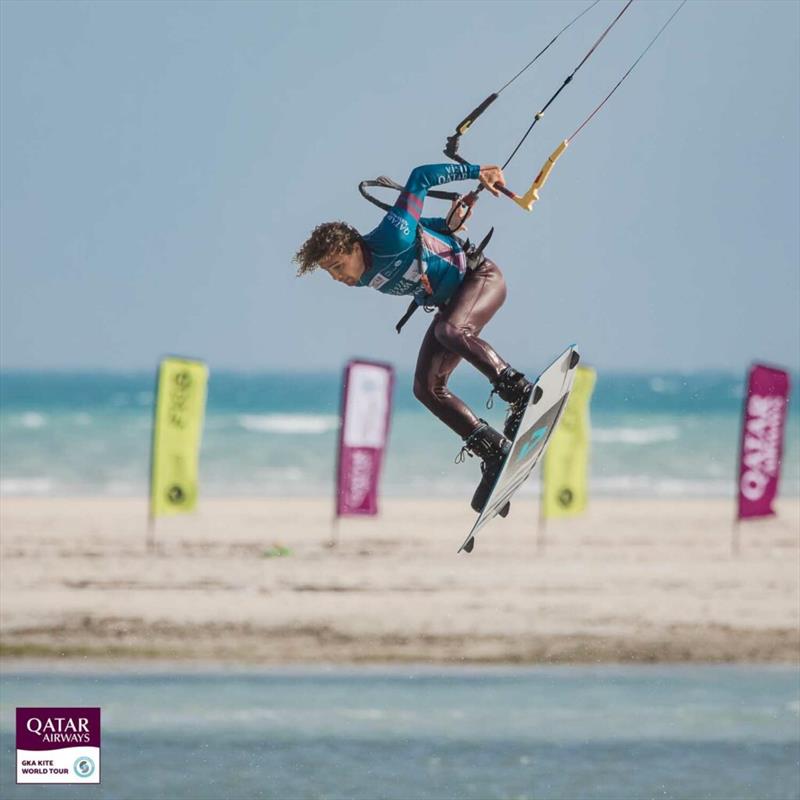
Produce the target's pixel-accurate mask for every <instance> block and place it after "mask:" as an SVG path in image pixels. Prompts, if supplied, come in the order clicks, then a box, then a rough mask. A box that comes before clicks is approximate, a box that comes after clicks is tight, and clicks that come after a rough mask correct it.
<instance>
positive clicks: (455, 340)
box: [414, 258, 508, 438]
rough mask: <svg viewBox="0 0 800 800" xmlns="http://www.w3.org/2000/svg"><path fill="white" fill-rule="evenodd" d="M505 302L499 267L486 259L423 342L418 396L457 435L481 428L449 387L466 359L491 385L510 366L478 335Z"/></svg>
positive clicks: (417, 377)
mask: <svg viewBox="0 0 800 800" xmlns="http://www.w3.org/2000/svg"><path fill="white" fill-rule="evenodd" d="M505 299H506V282H505V279H504V278H503V273H502V272H501V271H500V268H499V267H498V266H497V265H496V264H495V263H494V262H493V261H490V260H489V259H488V258H487V259H486V260H485V261H484V262H483V264H482V265H481V266H480V267H478V268H477V269H475V270H469V271H467V273H466V275H465V276H464V279H463V281H462V283H461V285H460V286H459V287H458V289H457V290H456V292H455V293H454V295H453V296H452V298H451V299H450V301H449V302H448V303H447V305H445V306H444V307H443V308H442V309H441V310H440V311H439V312H438V313H437V314H436V316H435V317H434V318H433V320H432V321H431V324H430V326H429V327H428V330H427V332H426V334H425V338H424V339H423V340H422V345H421V347H420V350H419V356H418V357H417V367H416V370H415V372H414V395H415V397H416V398H417V399H418V400H419V401H420V402H422V403H423V404H424V405H425V406H426V407H427V408H428V409H430V410H431V411H432V412H433V413H434V414H435V415H436V416H437V417H439V419H440V420H442V422H444V423H445V425H447V426H448V427H450V428H452V429H453V430H454V431H455V432H456V433H457V434H458V435H459V436H461V437H464V438H465V437H467V436H469V435H470V434H471V433H472V432H473V431H474V430H475V428H476V427H477V426H478V424H479V420H478V418H477V417H476V416H475V414H474V413H473V412H472V411H471V410H470V408H469V407H468V406H467V405H466V404H465V403H464V402H463V401H462V400H461V399H460V398H458V397H457V396H456V395H454V394H453V393H452V392H451V391H450V390H449V389H448V388H447V381H448V379H449V378H450V375H451V374H452V372H453V370H454V369H455V368H456V367H457V366H458V364H459V362H460V361H461V359H462V358H463V359H464V360H466V361H468V362H469V363H470V364H472V365H473V366H474V367H475V368H476V369H478V370H479V371H480V372H482V373H483V374H484V375H485V376H486V377H487V378H488V379H489V380H490V381H494V380H496V379H497V378H498V377H499V375H500V373H501V372H502V371H503V370H504V369H505V368H506V367H507V366H508V364H507V363H506V362H505V361H504V360H503V359H502V358H500V356H499V355H498V354H497V353H496V352H495V351H494V350H493V349H492V347H491V346H490V345H488V344H487V343H486V342H485V341H484V340H483V339H481V338H479V336H478V334H479V333H480V332H481V330H482V329H483V327H484V325H486V323H487V322H488V321H489V320H490V319H491V318H492V317H493V316H494V314H495V312H496V311H497V310H498V309H499V308H500V306H502V305H503V302H504V301H505Z"/></svg>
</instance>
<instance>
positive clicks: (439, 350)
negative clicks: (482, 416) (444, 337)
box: [414, 314, 480, 439]
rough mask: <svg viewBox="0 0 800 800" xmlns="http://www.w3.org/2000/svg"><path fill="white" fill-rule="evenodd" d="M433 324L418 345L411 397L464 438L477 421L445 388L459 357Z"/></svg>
mask: <svg viewBox="0 0 800 800" xmlns="http://www.w3.org/2000/svg"><path fill="white" fill-rule="evenodd" d="M437 317H438V314H437ZM435 327H436V319H434V320H433V321H432V322H431V324H430V326H429V327H428V330H427V332H426V333H425V338H424V339H423V340H422V345H421V346H420V348H419V355H418V356H417V367H416V370H415V371H414V396H415V397H416V398H417V400H419V401H420V402H421V403H422V404H423V405H424V406H426V408H428V409H429V410H430V411H431V412H433V413H434V414H435V415H436V416H437V417H439V419H440V420H441V421H442V422H444V424H445V425H447V426H448V427H449V428H451V429H452V430H454V431H455V432H456V433H457V434H458V435H459V436H460V437H461V438H462V439H463V438H466V437H467V436H469V435H470V434H471V433H472V431H474V430H475V428H477V427H478V425H479V424H480V420H479V419H478V418H477V417H476V416H475V414H473V413H472V411H471V410H470V408H469V407H468V406H467V405H466V403H464V402H463V401H462V400H461V399H460V398H459V397H457V396H456V395H454V394H453V393H452V392H451V391H450V390H449V389H448V388H447V380H448V378H449V377H450V375H451V374H452V372H453V370H454V369H455V368H456V366H458V363H459V362H460V361H461V356H459V355H457V354H456V353H453V352H451V351H450V350H448V349H447V348H446V347H444V346H443V345H442V344H440V343H439V341H438V339H437V338H436V334H435V333H434V329H435Z"/></svg>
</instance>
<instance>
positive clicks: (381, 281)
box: [369, 273, 389, 289]
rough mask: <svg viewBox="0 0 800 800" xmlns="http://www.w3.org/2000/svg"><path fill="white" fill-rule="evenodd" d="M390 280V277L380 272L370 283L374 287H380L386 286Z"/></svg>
mask: <svg viewBox="0 0 800 800" xmlns="http://www.w3.org/2000/svg"><path fill="white" fill-rule="evenodd" d="M388 282H389V279H388V278H387V277H386V276H385V275H381V274H380V273H378V274H377V275H376V276H375V277H374V278H373V279H372V280H371V281H370V282H369V285H370V286H371V287H372V288H373V289H380V288H381V286H384V285H385V284H387V283H388Z"/></svg>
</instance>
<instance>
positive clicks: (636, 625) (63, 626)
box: [0, 496, 800, 664]
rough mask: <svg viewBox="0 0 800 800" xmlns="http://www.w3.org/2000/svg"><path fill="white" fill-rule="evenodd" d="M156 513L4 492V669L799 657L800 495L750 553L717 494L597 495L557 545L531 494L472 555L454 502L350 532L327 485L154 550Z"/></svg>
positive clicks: (243, 509)
mask: <svg viewBox="0 0 800 800" xmlns="http://www.w3.org/2000/svg"><path fill="white" fill-rule="evenodd" d="M145 513H146V507H145V504H144V503H143V502H141V501H138V500H130V499H78V498H74V499H23V498H5V499H3V501H2V504H1V505H0V531H1V532H2V538H1V539H0V545H1V546H2V573H1V574H0V578H1V582H0V625H1V626H2V630H1V631H0V633H1V635H0V646H1V647H2V650H1V651H0V652H2V655H3V657H4V658H5V659H6V660H7V662H8V661H10V660H15V659H22V658H25V659H27V658H45V659H56V660H76V659H87V658H88V659H92V660H96V659H101V660H102V659H122V660H126V661H127V660H131V659H134V660H136V659H151V660H163V659H168V660H179V661H181V660H196V661H208V660H214V661H216V660H222V661H236V662H241V663H252V664H287V663H292V664H297V663H320V662H326V663H359V662H430V663H566V662H577V663H589V662H659V661H662V662H736V661H746V662H794V663H797V662H800V502H798V500H797V499H790V500H786V501H784V502H783V503H782V504H781V505H780V506H779V516H778V517H777V518H775V519H771V520H765V521H758V522H751V523H748V524H746V525H742V526H741V549H740V553H739V554H738V555H734V554H733V553H732V551H731V519H732V513H733V504H732V502H730V501H724V500H716V499H715V500H708V501H704V500H692V501H689V500H675V501H670V500H658V501H656V500H617V499H602V500H596V501H595V502H594V503H593V504H592V506H591V508H590V510H589V512H588V513H587V514H586V515H584V516H583V517H580V518H576V519H572V520H565V521H551V522H549V523H548V525H547V530H546V537H545V544H544V546H543V547H542V540H541V537H540V536H539V534H538V532H537V518H536V514H537V506H536V501H535V499H534V498H533V497H530V496H529V497H527V498H523V499H522V500H520V501H519V502H517V503H515V508H514V509H513V511H512V514H511V516H510V517H509V518H508V519H506V520H500V519H498V520H496V521H494V522H493V523H492V524H491V525H490V526H489V527H487V528H486V529H485V530H484V531H482V532H481V534H480V535H479V538H478V542H477V546H476V548H475V551H474V552H473V553H472V554H471V555H465V554H460V555H458V554H457V553H456V550H457V549H458V547H459V546H460V544H461V542H462V541H463V539H464V537H465V535H466V532H467V531H468V530H469V527H470V525H471V522H472V520H473V518H474V515H473V514H472V512H471V511H470V510H469V508H468V507H466V503H463V504H462V503H458V502H456V501H452V500H446V501H424V502H422V501H418V500H388V501H386V502H385V503H384V507H383V513H382V515H381V516H380V517H379V518H377V519H347V520H342V521H341V523H340V526H339V531H338V544H337V545H336V546H334V547H332V546H331V545H330V537H331V502H330V500H329V499H327V498H326V499H321V500H308V499H303V500H246V499H225V500H221V499H220V500H203V501H202V505H201V508H200V511H199V512H198V513H197V514H194V515H186V516H182V517H174V518H167V519H162V520H159V522H158V526H157V530H156V547H155V549H152V550H148V548H147V546H146V524H145ZM279 547H285V548H289V550H290V551H291V552H290V554H288V555H278V553H280V552H281V551H280V550H279Z"/></svg>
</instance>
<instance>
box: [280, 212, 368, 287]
mask: <svg viewBox="0 0 800 800" xmlns="http://www.w3.org/2000/svg"><path fill="white" fill-rule="evenodd" d="M360 241H361V234H360V233H359V232H358V231H357V230H356V229H355V228H354V227H353V226H352V225H348V224H347V223H346V222H323V223H322V224H321V225H317V227H316V228H314V230H313V231H311V235H310V236H309V237H308V239H306V240H305V242H304V243H303V246H302V247H301V248H300V249H299V250H298V251H297V252H296V253H295V255H294V258H293V259H292V261H293V262H294V263H295V264H297V274H298V275H307V274H308V273H309V272H313V271H314V270H315V269H316V268H317V267H318V266H319V262H320V259H322V258H325V256H329V255H335V254H337V253H349V252H350V251H351V250H352V249H353V248H354V247H355V246H356V244H358V242H360Z"/></svg>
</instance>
